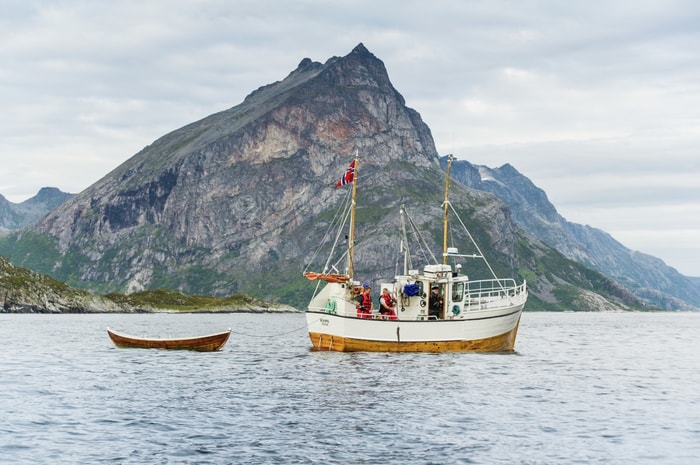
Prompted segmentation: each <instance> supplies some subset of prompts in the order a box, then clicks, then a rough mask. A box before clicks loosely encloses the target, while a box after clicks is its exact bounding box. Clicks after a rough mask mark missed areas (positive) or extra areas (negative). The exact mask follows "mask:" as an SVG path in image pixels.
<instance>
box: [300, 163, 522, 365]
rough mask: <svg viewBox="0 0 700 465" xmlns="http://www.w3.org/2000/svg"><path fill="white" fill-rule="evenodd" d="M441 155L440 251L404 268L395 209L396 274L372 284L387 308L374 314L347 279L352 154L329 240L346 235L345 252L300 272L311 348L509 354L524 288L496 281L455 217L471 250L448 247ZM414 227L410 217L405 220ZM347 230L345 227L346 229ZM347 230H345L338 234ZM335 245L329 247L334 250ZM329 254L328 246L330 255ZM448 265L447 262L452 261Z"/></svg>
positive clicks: (354, 179)
mask: <svg viewBox="0 0 700 465" xmlns="http://www.w3.org/2000/svg"><path fill="white" fill-rule="evenodd" d="M451 163H452V157H448V163H447V170H446V180H445V197H444V202H443V207H444V212H443V216H444V217H443V230H444V234H443V248H442V249H443V253H442V260H438V259H435V257H434V256H432V261H431V262H430V263H426V264H424V266H423V269H422V270H417V269H411V266H412V260H411V259H410V253H409V247H408V243H407V240H406V239H405V236H406V228H405V220H404V218H405V217H406V216H407V212H406V209H405V208H404V207H403V206H402V208H401V210H400V212H401V219H402V223H401V227H400V228H398V227H397V229H399V230H400V231H398V232H402V233H403V235H404V238H402V240H401V242H400V244H401V247H400V248H401V249H402V251H403V255H404V260H403V271H401V272H399V274H397V275H396V276H394V277H393V279H391V280H387V281H386V282H381V283H380V286H379V288H380V289H382V290H383V289H385V288H386V289H387V290H388V291H389V294H390V296H391V298H392V299H393V301H394V303H395V305H394V311H393V312H392V313H393V314H392V313H389V314H386V313H385V314H382V313H380V312H377V311H372V312H371V313H370V312H367V311H366V309H365V308H362V304H361V303H358V301H357V300H356V299H357V297H356V296H357V290H358V289H359V288H361V286H360V281H357V280H356V279H355V276H354V275H353V274H354V264H353V249H354V245H355V244H354V241H355V231H354V229H355V207H356V198H357V189H358V171H359V170H358V168H359V158H358V156H357V155H356V156H355V158H354V160H353V161H352V162H351V164H350V166H349V167H348V169H347V170H346V172H345V174H344V175H343V177H342V178H341V180H340V181H338V183H337V184H336V187H338V186H339V185H344V184H349V183H352V201H351V202H348V204H347V205H348V207H347V209H348V210H349V211H348V214H347V215H344V216H343V215H341V217H344V218H347V217H349V226H347V221H343V222H338V224H339V225H340V227H339V228H338V229H339V231H340V230H342V231H343V232H339V233H338V236H337V238H336V240H335V243H336V244H337V243H339V242H341V241H340V240H339V238H340V237H341V235H340V234H346V233H347V241H346V245H347V250H346V251H344V252H343V253H342V255H341V259H342V260H345V261H346V265H345V268H344V269H343V271H342V272H338V269H339V268H343V266H342V265H341V264H340V262H336V263H332V258H329V259H328V261H327V262H326V264H325V265H324V266H323V271H321V272H313V271H308V270H306V271H305V272H304V275H305V276H306V277H307V278H308V279H310V280H312V281H314V282H315V284H316V287H315V290H314V294H313V297H312V298H311V301H310V302H309V305H308V308H307V310H306V312H305V314H306V323H307V326H308V332H309V338H310V340H311V344H312V346H313V349H315V350H333V351H341V352H353V351H371V352H465V351H479V352H512V351H514V346H515V339H516V335H517V332H518V326H519V324H520V317H521V314H522V312H523V308H524V307H525V302H526V300H527V286H526V282H525V281H523V282H522V283H521V284H518V283H516V281H515V280H514V279H510V278H505V279H504V278H498V277H497V276H496V275H495V273H494V272H493V269H492V268H491V266H490V265H489V264H488V261H487V260H486V258H485V257H484V255H483V253H481V250H480V249H479V247H478V245H477V244H476V242H475V241H474V239H473V237H472V235H471V234H470V233H469V231H468V230H467V228H466V226H464V223H463V222H462V221H461V219H460V220H459V224H460V225H461V226H462V227H463V229H464V231H465V233H464V234H463V235H462V236H463V237H467V238H468V239H469V242H471V244H473V245H471V246H470V248H469V249H470V250H472V251H475V252H474V253H472V254H460V253H459V251H458V248H456V247H448V224H449V217H450V216H455V215H456V216H457V217H458V216H459V215H457V212H456V211H455V209H454V208H453V207H452V205H451V204H450V202H449V186H450V167H451ZM411 225H414V226H415V222H412V221H411ZM348 229H349V231H348ZM346 231H347V232H346ZM334 248H335V247H333V249H334ZM333 253H335V252H334V251H332V252H331V254H333ZM461 260H479V261H480V262H482V261H483V263H484V265H485V266H481V268H482V269H484V270H488V271H489V272H490V275H491V276H489V277H488V279H479V280H473V279H470V277H469V276H468V275H467V274H462V273H461V263H458V262H459V261H461ZM453 263H454V264H453Z"/></svg>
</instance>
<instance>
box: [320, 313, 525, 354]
mask: <svg viewBox="0 0 700 465" xmlns="http://www.w3.org/2000/svg"><path fill="white" fill-rule="evenodd" d="M519 325H520V319H519V318H518V322H517V323H516V325H515V327H514V328H513V329H512V330H510V331H508V332H506V333H504V334H500V335H498V336H493V337H489V338H484V339H475V340H454V341H406V342H403V341H372V340H366V339H354V338H348V337H342V336H337V335H331V334H322V333H314V332H309V339H310V340H311V344H312V345H313V350H325V351H329V350H332V351H337V352H513V351H514V347H515V338H516V336H517V334H518V327H519Z"/></svg>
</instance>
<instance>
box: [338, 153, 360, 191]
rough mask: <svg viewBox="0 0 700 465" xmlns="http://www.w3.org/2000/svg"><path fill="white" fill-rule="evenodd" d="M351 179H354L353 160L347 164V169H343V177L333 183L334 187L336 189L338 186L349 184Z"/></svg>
mask: <svg viewBox="0 0 700 465" xmlns="http://www.w3.org/2000/svg"><path fill="white" fill-rule="evenodd" d="M353 179H355V160H353V161H352V163H350V166H348V169H346V170H345V174H343V177H342V178H340V179H339V180H338V182H336V183H335V188H336V189H337V188H339V187H340V186H344V185H346V184H350V183H351V182H352V181H353Z"/></svg>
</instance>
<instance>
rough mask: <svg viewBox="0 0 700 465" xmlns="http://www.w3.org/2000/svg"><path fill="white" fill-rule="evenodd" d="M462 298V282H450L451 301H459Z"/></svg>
mask: <svg viewBox="0 0 700 465" xmlns="http://www.w3.org/2000/svg"><path fill="white" fill-rule="evenodd" d="M462 300H464V283H463V282H461V281H459V282H456V283H452V302H461V301H462Z"/></svg>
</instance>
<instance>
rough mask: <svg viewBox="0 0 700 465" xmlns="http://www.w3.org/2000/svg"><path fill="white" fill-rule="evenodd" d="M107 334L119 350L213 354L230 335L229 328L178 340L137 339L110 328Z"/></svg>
mask: <svg viewBox="0 0 700 465" xmlns="http://www.w3.org/2000/svg"><path fill="white" fill-rule="evenodd" d="M107 334H108V335H109V338H110V339H111V340H112V342H113V343H114V345H116V346H117V347H120V348H140V349H169V350H194V351H199V352H214V351H217V350H220V349H221V348H222V347H223V346H224V345H225V344H226V342H227V341H228V339H229V336H230V335H231V328H228V329H227V330H226V331H222V332H218V333H212V334H206V335H202V336H192V337H179V338H159V337H137V336H132V335H129V334H124V333H120V332H118V331H114V330H113V329H110V328H107Z"/></svg>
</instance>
